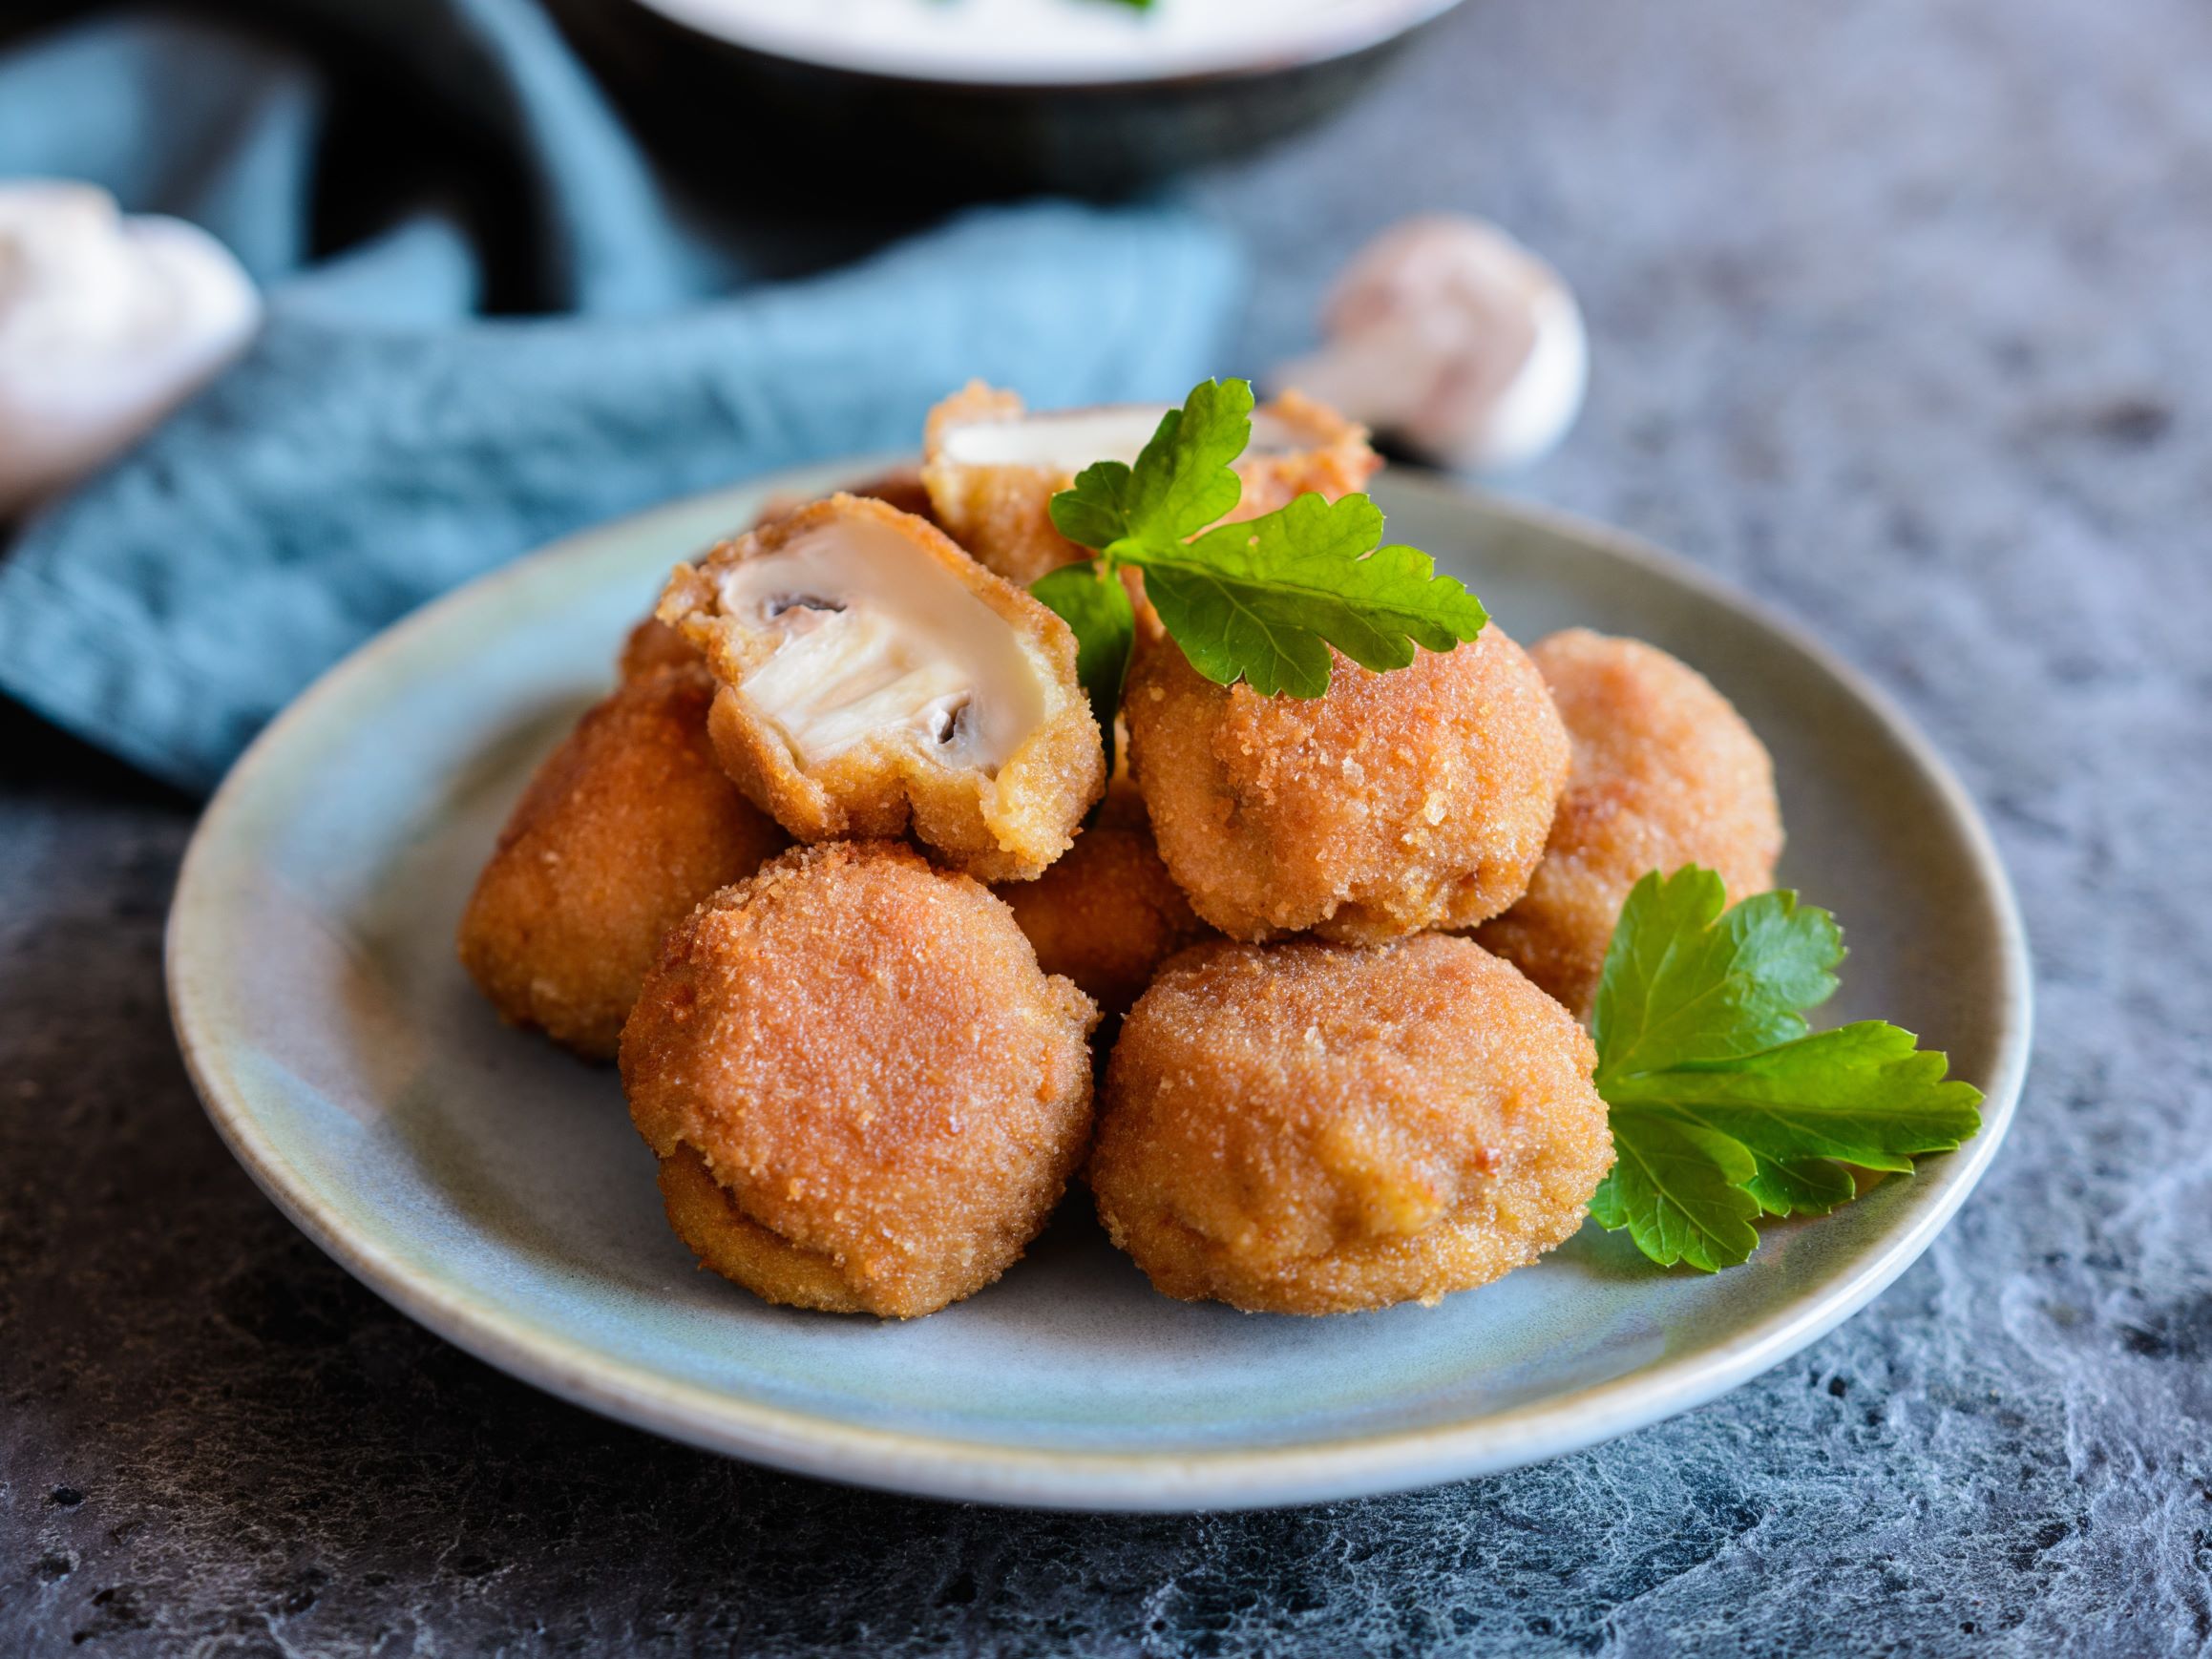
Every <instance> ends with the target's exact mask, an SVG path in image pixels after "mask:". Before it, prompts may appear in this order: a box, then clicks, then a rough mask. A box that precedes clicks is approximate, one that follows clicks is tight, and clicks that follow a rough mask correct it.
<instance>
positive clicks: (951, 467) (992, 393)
mask: <svg viewBox="0 0 2212 1659" xmlns="http://www.w3.org/2000/svg"><path fill="white" fill-rule="evenodd" d="M1027 412H1028V411H1027V407H1026V406H1025V405H1024V404H1023V403H1022V399H1021V397H1020V396H1019V395H1018V394H1016V393H1014V392H1011V391H1001V390H998V389H995V388H993V387H989V386H986V385H984V384H983V382H981V381H980V380H975V381H970V382H969V383H968V384H967V385H966V386H965V387H963V388H962V389H960V390H959V391H957V392H955V393H954V394H953V395H952V396H951V397H948V398H946V399H945V400H944V401H943V402H942V403H940V404H938V405H937V407H936V408H935V409H933V410H930V412H929V424H928V426H927V427H926V429H925V430H924V437H923V448H922V467H921V481H922V483H923V485H924V486H925V487H926V488H927V490H928V491H929V498H930V501H931V502H932V504H933V505H934V506H935V507H936V509H937V522H938V523H940V524H942V525H943V526H944V528H945V529H946V530H947V531H948V532H949V533H950V534H951V536H952V537H953V539H954V540H955V541H958V542H959V544H960V545H961V546H962V547H964V548H966V549H967V550H968V551H969V552H970V553H972V554H974V555H975V556H976V557H977V559H978V560H979V561H980V562H981V563H983V564H985V565H988V566H989V567H990V568H991V569H992V570H995V571H997V572H998V573H999V574H1000V575H1001V576H1002V577H1004V578H1006V579H1007V580H1008V581H1010V582H1013V583H1015V584H1016V585H1018V586H1021V587H1027V586H1028V585H1029V584H1030V583H1031V582H1033V581H1035V580H1036V579H1037V578H1039V577H1041V576H1043V575H1044V574H1045V573H1046V572H1047V571H1051V570H1057V569H1058V568H1059V567H1060V566H1062V565H1064V564H1072V563H1074V562H1075V561H1076V560H1078V559H1083V558H1088V557H1090V553H1089V551H1088V550H1087V549H1085V548H1081V547H1078V546H1077V545H1076V544H1075V543H1074V542H1072V541H1069V540H1068V539H1067V538H1066V537H1065V536H1062V535H1061V534H1060V532H1059V531H1057V530H1055V529H1054V528H1053V526H1052V497H1053V496H1054V495H1056V494H1059V493H1060V492H1061V491H1063V490H1064V489H1066V488H1067V487H1068V486H1069V485H1070V484H1072V483H1073V482H1075V476H1074V474H1073V473H1067V472H1064V471H1062V470H1061V469H1059V468H1057V467H1027V466H1004V467H971V466H964V465H962V464H961V463H959V462H958V461H955V460H953V459H951V458H950V457H949V456H947V455H946V454H945V452H944V437H945V434H946V432H948V431H951V430H952V429H953V428H955V427H963V426H973V425H977V424H980V423H981V422H984V421H1006V420H1019V419H1020V418H1021V417H1022V415H1023V414H1025V413H1027ZM1254 412H1255V413H1266V414H1271V415H1273V416H1275V418H1276V419H1278V420H1280V421H1281V422H1282V423H1283V424H1284V425H1285V426H1287V427H1289V428H1290V429H1291V430H1293V431H1296V432H1297V433H1298V434H1299V435H1300V436H1303V437H1310V439H1311V442H1312V445H1313V447H1312V448H1311V449H1307V450H1301V451H1299V452H1296V453H1292V454H1282V455H1247V456H1246V457H1245V458H1244V459H1243V460H1241V461H1239V462H1238V463H1237V464H1236V473H1237V476H1238V477H1240V478H1242V479H1243V480H1244V495H1243V498H1242V499H1241V500H1239V501H1238V502H1237V504H1236V510H1235V511H1234V512H1232V513H1231V514H1230V515H1229V518H1230V520H1231V521H1234V520H1237V519H1243V518H1256V517H1258V516H1259V515H1261V514H1263V513H1273V512H1274V511H1275V509H1276V508H1278V507H1280V506H1282V505H1283V504H1284V503H1285V502H1287V501H1289V500H1290V499H1291V497H1292V496H1294V495H1300V494H1307V493H1308V492H1311V491H1318V492H1320V494H1324V495H1326V496H1328V497H1329V498H1330V499H1331V500H1335V499H1336V498H1337V497H1338V496H1339V495H1348V494H1353V493H1354V492H1356V491H1359V490H1362V489H1364V488H1366V485H1367V480H1368V479H1369V478H1370V477H1372V476H1373V475H1374V473H1375V470H1376V469H1377V468H1378V467H1380V466H1381V464H1382V462H1381V458H1380V456H1378V455H1377V454H1376V453H1375V452H1374V451H1373V450H1372V449H1370V448H1369V447H1368V443H1367V431H1366V429H1365V428H1364V427H1359V426H1355V425H1354V424H1353V423H1352V422H1350V421H1348V420H1346V419H1344V417H1343V416H1341V415H1339V414H1338V413H1337V411H1336V410H1332V409H1330V408H1329V407H1328V406H1327V405H1325V404H1320V403H1317V402H1315V401H1314V400H1313V399H1312V398H1309V397H1307V396H1305V395H1304V394H1303V393H1300V392H1296V391H1286V392H1284V393H1283V394H1282V395H1281V396H1280V397H1278V398H1275V399H1274V400H1273V401H1271V402H1269V403H1267V404H1264V405H1262V406H1261V408H1260V410H1255V411H1254Z"/></svg>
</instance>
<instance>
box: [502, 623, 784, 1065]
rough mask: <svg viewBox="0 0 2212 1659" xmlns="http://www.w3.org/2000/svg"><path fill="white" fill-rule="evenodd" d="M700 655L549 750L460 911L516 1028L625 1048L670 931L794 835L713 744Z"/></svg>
mask: <svg viewBox="0 0 2212 1659" xmlns="http://www.w3.org/2000/svg"><path fill="white" fill-rule="evenodd" d="M713 699H714V683H713V681H711V680H710V679H708V678H707V676H706V671H705V670H704V669H702V668H701V667H700V666H699V665H698V664H697V663H696V662H694V663H693V664H692V665H691V666H690V667H689V668H674V669H662V670H659V671H657V672H653V673H647V674H644V675H642V676H641V677H639V678H635V679H631V680H628V681H625V682H624V683H622V684H621V686H620V687H619V688H618V689H617V690H616V691H615V692H614V694H613V695H612V696H610V697H608V698H607V699H606V700H605V701H603V702H601V703H600V704H597V705H595V706H594V707H593V708H591V709H590V710H589V711H588V712H586V713H585V715H584V717H583V719H582V720H581V721H580V722H579V723H578V725H577V727H576V729H575V731H573V732H572V733H570V734H569V736H568V738H567V740H566V741H565V742H563V743H562V744H561V746H559V747H558V749H556V750H554V751H553V753H552V754H551V755H549V756H547V757H546V759H545V761H544V763H543V764H542V765H540V766H539V767H538V768H537V775H536V776H535V777H533V778H532V779H531V781H530V787H529V788H528V789H527V790H526V791H525V792H524V793H523V796H522V799H521V801H520V802H519V803H517V804H516V808H515V811H514V814H513V816H511V817H510V818H509V819H508V820H507V827H506V828H505V829H504V830H501V831H500V832H499V840H498V844H497V846H496V847H495V850H494V851H493V853H492V858H491V862H489V863H488V864H486V865H485V866H484V870H483V873H482V874H481V875H479V876H478V877H477V878H476V890H475V893H474V895H473V896H472V897H471V898H470V900H469V906H468V909H467V910H466V911H465V912H464V913H463V914H462V916H461V929H460V953H461V962H462V965H463V966H464V967H466V968H467V969H468V971H469V975H470V977H472V978H474V980H475V981H476V985H477V987H478V989H480V990H481V991H482V992H483V993H484V995H485V997H487V998H490V1000H491V1003H492V1005H493V1007H495V1008H496V1009H497V1010H498V1011H499V1013H500V1014H501V1015H502V1016H503V1017H504V1018H505V1019H509V1020H512V1021H513V1022H514V1023H516V1024H517V1025H534V1026H537V1027H539V1028H540V1029H542V1030H543V1031H544V1032H545V1033H546V1035H547V1036H549V1037H551V1038H552V1039H553V1040H555V1041H556V1042H559V1043H562V1044H564V1045H565V1046H567V1047H569V1048H572V1049H574V1050H575V1051H576V1052H577V1053H579V1054H581V1055H585V1056H588V1057H590V1058H592V1059H595V1060H611V1059H613V1058H614V1053H615V1044H616V1042H617V1040H619V1039H620V1038H621V1031H622V1021H623V1019H626V1018H627V1017H628V1015H629V1012H630V1005H631V1004H632V1003H634V1002H635V1001H637V999H638V987H639V986H640V985H641V984H643V982H644V978H645V970H646V969H647V968H648V967H650V966H651V965H652V961H653V956H654V954H655V953H656V952H657V951H658V950H659V949H660V946H661V935H663V934H664V933H666V932H667V931H668V929H669V928H670V927H672V926H673V925H674V924H675V923H677V922H679V921H681V920H683V919H684V917H685V914H687V913H688V912H689V911H690V909H691V907H692V906H693V905H695V904H697V903H698V902H699V901H700V900H701V899H703V898H705V897H706V895H707V894H708V893H712V892H714V891H715V889H717V888H719V887H724V886H727V884H728V883H730V882H733V881H737V880H741V879H742V878H744V877H745V876H748V875H750V874H751V873H752V872H754V871H755V870H757V869H759V868H760V866H761V863H762V861H763V860H764V859H767V858H770V857H773V856H774V855H775V854H776V853H777V852H778V851H782V849H783V848H784V847H785V846H786V845H788V843H789V837H787V836H786V835H785V834H784V832H783V831H782V830H778V829H777V828H776V826H775V824H774V822H773V821H772V820H770V819H769V817H767V816H766V815H765V814H764V813H762V812H761V811H760V810H759V809H757V808H755V807H754V806H753V805H752V803H751V802H749V801H748V800H747V799H746V798H745V797H744V795H742V794H741V793H739V792H738V789H737V787H736V786H735V785H734V784H732V783H731V782H730V781H729V779H728V777H727V774H725V773H724V771H723V769H722V767H720V766H719V765H717V764H716V762H715V758H714V750H713V748H712V746H710V745H709V744H708V743H707V741H706V710H707V706H708V704H711V703H712V702H713Z"/></svg>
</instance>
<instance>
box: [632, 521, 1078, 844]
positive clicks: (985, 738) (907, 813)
mask: <svg viewBox="0 0 2212 1659" xmlns="http://www.w3.org/2000/svg"><path fill="white" fill-rule="evenodd" d="M655 614H656V615H657V616H658V617H659V619H660V620H662V621H664V622H666V623H668V624H669V625H671V626H673V627H674V628H676V629H677V630H678V631H679V632H681V633H682V634H683V636H684V637H685V639H686V640H688V641H691V642H692V643H693V644H694V645H695V646H697V647H698V648H699V650H700V651H701V652H702V653H704V655H705V656H706V662H707V664H708V666H709V667H711V668H712V669H713V671H714V674H715V677H716V678H717V679H718V680H719V681H720V682H721V685H722V689H721V691H720V692H719V693H718V694H717V696H716V697H715V700H714V710H713V713H712V715H711V717H710V719H709V721H708V729H709V731H710V732H711V734H712V736H713V739H714V747H715V752H716V753H717V754H719V755H720V756H721V757H722V764H723V766H724V767H726V768H727V770H728V772H729V775H730V776H731V777H733V778H735V779H736V780H737V783H738V786H739V788H743V789H744V790H745V792H746V794H747V795H748V796H749V797H750V798H751V799H752V800H753V801H754V802H755V803H757V804H758V805H759V806H760V807H761V808H763V809H765V810H767V811H768V812H769V813H770V814H772V815H773V816H774V818H775V819H776V821H777V822H778V823H780V824H781V825H783V827H784V828H785V829H786V830H790V832H791V833H792V834H793V835H796V836H798V837H799V838H800V839H801V840H803V841H828V840H836V839H843V838H847V837H870V836H890V835H898V834H901V833H904V832H906V831H908V830H912V832H913V834H914V836H915V838H916V840H918V841H920V842H921V843H923V845H924V846H926V847H927V848H928V849H929V850H930V851H931V852H932V853H933V855H935V856H936V857H937V859H938V860H939V862H941V863H944V864H947V865H949V866H951V867H952V868H954V869H958V870H963V871H965V872H968V873H970V874H972V875H974V876H976V877H978V878H979V879H980V880H985V881H1009V880H1026V879H1028V878H1029V877H1031V876H1034V875H1036V874H1037V873H1038V872H1040V871H1042V870H1043V868H1044V867H1045V866H1046V865H1048V864H1050V863H1051V862H1052V861H1053V860H1054V859H1055V858H1057V857H1059V856H1060V854H1061V853H1062V852H1064V851H1066V849H1067V846H1068V843H1069V840H1070V839H1071V838H1072V836H1073V833H1074V830H1075V828H1076V826H1077V825H1078V824H1079V823H1080V822H1081V821H1082V818H1083V815H1084V813H1085V811H1086V810H1087V809H1089V807H1090V805H1091V803H1092V802H1094V801H1096V800H1097V799H1098V797H1099V794H1100V792H1101V790H1103V789H1104V788H1105V786H1106V777H1105V769H1106V767H1105V756H1104V752H1103V750H1102V749H1101V746H1100V743H1099V733H1098V725H1097V723H1096V722H1095V721H1094V720H1093V719H1092V718H1091V712H1090V705H1089V704H1088V703H1087V702H1086V701H1085V697H1084V694H1083V689H1082V687H1081V686H1080V685H1079V684H1078V683H1077V681H1076V677H1075V636H1074V635H1073V634H1071V633H1069V632H1068V628H1067V624H1066V623H1064V622H1063V621H1062V620H1060V619H1059V618H1058V617H1056V616H1054V615H1053V614H1052V613H1051V612H1050V611H1048V610H1046V609H1045V608H1044V607H1043V605H1041V604H1039V603H1038V602H1037V601H1036V600H1035V599H1031V598H1030V597H1029V596H1028V595H1027V594H1025V593H1023V592H1022V591H1021V590H1020V589H1018V588H1014V587H1011V586H1009V585H1008V584H1007V583H1005V582H1003V581H1001V579H1000V578H997V577H995V576H993V575H992V574H991V573H990V572H989V571H987V570H985V569H983V568H982V566H980V565H979V564H977V563H976V561H975V560H973V559H971V558H969V557H967V556H966V555H965V554H963V553H962V552H961V551H960V550H959V548H958V547H956V546H954V545H953V543H952V542H950V541H949V540H947V539H946V538H945V536H944V535H943V533H942V532H941V531H938V530H937V529H935V528H934V527H933V526H931V525H929V524H926V523H924V522H923V521H922V520H921V519H919V518H916V517H915V516H914V515H911V514H906V513H900V512H897V511H895V509H893V508H890V507H887V506H885V505H884V504H883V503H882V502H880V501H874V500H868V499H863V498H861V497H859V496H854V495H832V496H831V497H830V498H829V499H828V500H826V501H817V502H815V503H813V504H812V505H811V506H808V507H804V508H801V509H800V510H799V511H798V512H796V513H794V514H792V515H790V517H788V518H783V519H779V520H777V521H776V522H775V523H773V524H770V525H769V526H768V527H766V528H765V529H761V530H756V531H751V532H748V534H746V535H745V536H740V537H738V538H737V539H736V540H735V541H728V542H724V543H723V544H722V545H720V546H718V547H716V548H713V549H712V550H711V551H709V552H708V553H707V554H706V557H703V558H701V559H700V560H699V562H698V563H696V564H689V565H680V566H678V567H677V570H676V574H675V575H674V576H673V577H671V578H669V581H668V586H667V588H666V590H665V591H664V593H663V595H662V598H661V603H660V606H659V609H658V610H657V612H656V613H655Z"/></svg>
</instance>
